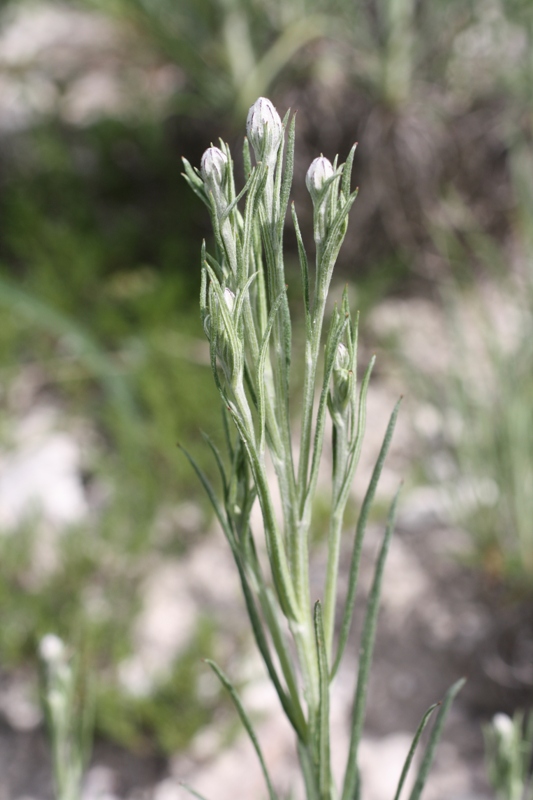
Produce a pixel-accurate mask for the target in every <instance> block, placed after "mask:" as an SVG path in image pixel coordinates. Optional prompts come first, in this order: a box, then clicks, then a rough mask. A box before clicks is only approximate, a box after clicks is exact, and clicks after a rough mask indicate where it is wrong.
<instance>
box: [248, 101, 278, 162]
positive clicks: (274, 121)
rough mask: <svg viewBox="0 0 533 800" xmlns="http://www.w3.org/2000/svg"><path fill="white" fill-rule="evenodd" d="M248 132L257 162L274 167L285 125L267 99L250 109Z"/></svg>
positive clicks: (256, 102) (256, 103) (257, 102)
mask: <svg viewBox="0 0 533 800" xmlns="http://www.w3.org/2000/svg"><path fill="white" fill-rule="evenodd" d="M246 132H247V134H248V139H249V141H250V142H251V145H252V147H253V149H254V153H255V157H256V158H257V160H258V161H263V160H264V161H266V162H267V164H268V165H269V166H272V165H274V164H275V162H276V156H277V153H278V149H279V145H280V142H281V139H282V136H283V124H282V122H281V118H280V116H279V114H278V112H277V111H276V109H275V108H274V106H273V105H272V103H271V102H270V100H267V98H266V97H260V98H259V99H258V100H256V101H255V103H254V104H253V106H252V107H251V108H250V110H249V112H248V117H247V119H246Z"/></svg>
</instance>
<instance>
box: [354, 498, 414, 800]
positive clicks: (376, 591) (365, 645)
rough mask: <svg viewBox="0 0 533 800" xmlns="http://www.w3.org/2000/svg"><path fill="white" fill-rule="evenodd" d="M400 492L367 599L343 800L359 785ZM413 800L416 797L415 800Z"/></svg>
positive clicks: (389, 518) (390, 515) (395, 500)
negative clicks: (359, 753) (369, 692)
mask: <svg viewBox="0 0 533 800" xmlns="http://www.w3.org/2000/svg"><path fill="white" fill-rule="evenodd" d="M399 492H400V490H398V492H396V495H395V496H394V499H393V501H392V503H391V507H390V511H389V517H388V520H387V525H386V528H385V535H384V537H383V542H382V544H381V549H380V551H379V555H378V558H377V562H376V568H375V570H374V580H373V581H372V587H371V589H370V594H369V596H368V600H367V607H366V614H365V621H364V625H363V631H362V634H361V644H360V648H359V670H358V673H357V685H356V689H355V699H354V707H353V711H352V732H351V736H350V749H349V753H348V763H347V766H346V774H345V777H344V786H343V791H342V800H352V798H353V796H354V794H355V791H356V786H357V751H358V749H359V742H360V740H361V734H362V731H363V723H364V718H365V710H366V694H367V688H368V679H369V677H370V667H371V665H372V656H373V654H374V643H375V639H376V627H377V620H378V613H379V598H380V594H381V584H382V580H383V571H384V569H385V561H386V559H387V553H388V550H389V544H390V540H391V536H392V531H393V528H394V519H395V515H396V505H397V502H398V495H399ZM412 800H414V798H412Z"/></svg>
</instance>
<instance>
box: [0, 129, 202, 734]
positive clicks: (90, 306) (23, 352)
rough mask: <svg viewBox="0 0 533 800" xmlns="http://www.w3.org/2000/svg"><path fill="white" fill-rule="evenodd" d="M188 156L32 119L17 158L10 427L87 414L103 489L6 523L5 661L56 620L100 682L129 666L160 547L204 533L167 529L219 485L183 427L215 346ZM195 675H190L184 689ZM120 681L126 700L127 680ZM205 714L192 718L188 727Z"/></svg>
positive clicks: (135, 136) (95, 484) (8, 199)
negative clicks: (201, 470) (210, 339)
mask: <svg viewBox="0 0 533 800" xmlns="http://www.w3.org/2000/svg"><path fill="white" fill-rule="evenodd" d="M121 148H122V149H121ZM124 153H126V156H124ZM180 170H181V162H180V161H179V160H178V156H177V155H176V154H175V153H174V152H173V149H172V146H171V144H169V143H168V142H167V141H166V140H165V138H164V133H163V132H162V131H156V130H155V129H152V128H150V126H148V125H147V126H146V127H142V126H139V127H137V128H129V127H128V126H125V125H121V124H115V123H102V124H100V125H95V126H93V127H89V128H87V129H84V130H83V131H78V132H76V131H72V130H69V129H68V128H63V127H61V126H59V125H54V124H51V125H50V126H43V127H42V128H36V129H35V130H33V131H30V132H28V133H26V134H24V135H21V136H20V137H19V139H18V141H17V147H16V148H15V150H14V152H13V158H12V159H10V162H9V165H8V166H7V168H6V169H5V171H4V176H3V186H2V193H1V195H0V205H1V212H2V217H3V225H2V231H1V233H0V307H1V310H2V326H1V329H0V368H1V370H2V375H3V393H2V397H1V399H0V435H1V437H2V443H3V446H4V448H7V449H9V447H10V446H11V445H13V444H14V445H15V446H16V444H17V443H16V437H15V441H14V426H13V422H14V420H16V421H18V420H19V419H24V418H25V415H26V414H28V413H31V411H32V407H33V405H34V404H35V403H37V405H38V404H39V403H40V402H41V401H42V402H44V403H45V404H46V405H48V404H49V405H52V407H54V408H56V409H58V412H59V413H60V422H59V424H60V425H61V427H62V428H63V429H64V430H67V431H70V430H73V432H74V436H76V433H77V431H78V430H79V427H80V424H81V427H82V428H83V434H82V444H81V447H82V450H83V452H82V464H81V467H82V469H83V471H84V475H83V477H84V480H85V481H86V486H87V489H88V496H89V497H90V498H91V501H90V506H91V507H90V511H89V515H88V517H87V520H86V521H83V522H81V523H79V524H78V525H76V526H73V527H71V528H70V529H68V530H64V531H61V532H60V533H57V536H56V534H54V535H53V536H52V537H51V539H50V540H49V535H48V533H43V528H42V525H41V520H40V518H39V512H38V509H36V510H35V513H34V514H33V515H32V516H29V517H28V518H27V519H26V520H24V522H23V523H22V525H21V526H19V527H18V528H17V529H16V530H9V531H8V530H2V532H1V536H0V560H1V561H2V570H1V571H0V602H1V604H2V608H3V610H4V613H5V620H4V622H5V624H3V625H2V629H1V631H0V661H1V662H2V664H3V665H4V667H5V668H9V669H16V668H17V667H19V666H20V665H27V664H29V663H31V662H33V661H34V659H35V651H36V646H37V642H38V641H39V640H40V638H41V637H42V636H43V635H45V634H46V633H48V632H49V631H54V632H56V633H57V634H58V635H59V636H61V638H63V639H64V641H68V642H70V643H72V645H73V646H75V647H79V646H80V647H82V648H84V650H85V649H86V651H87V653H86V656H85V657H86V659H87V663H86V664H84V666H85V667H86V669H87V671H88V672H91V673H94V674H95V681H96V682H98V681H99V676H103V675H107V676H109V675H113V674H114V670H115V667H116V665H117V664H118V663H119V662H120V661H121V660H123V659H124V658H126V657H127V656H128V655H129V654H130V652H131V646H132V643H131V639H130V632H131V626H132V623H133V620H134V619H135V615H136V613H137V611H138V607H139V586H140V582H141V579H142V578H143V576H144V575H145V573H146V570H147V568H148V566H149V565H148V562H147V552H148V548H150V549H151V551H152V552H153V553H154V554H156V553H159V554H163V553H168V554H172V555H174V556H175V555H177V554H179V553H180V552H183V550H184V549H185V548H186V547H187V546H188V545H189V541H190V536H191V534H192V533H195V532H188V533H187V534H185V533H184V532H183V531H182V530H181V528H180V524H179V519H178V520H177V521H174V522H171V523H170V524H167V525H166V527H165V532H164V533H161V532H160V525H159V521H160V517H161V514H162V512H163V511H164V510H165V509H169V508H172V509H173V508H175V506H176V503H179V502H180V499H181V498H183V497H185V496H188V497H189V498H192V499H193V500H195V499H197V500H198V501H201V500H202V499H203V498H202V496H201V495H200V493H199V492H198V489H197V485H196V482H195V481H193V480H192V479H191V476H190V472H189V471H188V470H187V469H186V467H185V465H184V463H183V459H182V458H181V457H180V454H179V450H178V447H177V443H178V441H186V442H194V441H195V440H196V439H197V438H198V434H196V433H195V431H196V430H197V428H198V425H199V424H200V425H202V424H203V423H202V419H205V420H207V419H208V418H209V420H212V408H211V407H212V396H213V395H212V390H211V385H210V377H209V374H208V370H207V369H206V364H207V363H208V356H207V359H206V352H205V345H203V343H202V342H201V341H200V340H199V339H198V333H199V327H200V326H199V324H198V322H197V320H196V315H195V314H194V313H193V311H192V310H191V308H192V306H193V303H192V302H191V301H192V298H193V297H194V298H196V297H197V294H198V289H199V282H198V280H197V278H196V277H195V276H196V273H197V270H195V269H194V268H193V265H195V264H197V261H198V258H197V254H196V252H192V250H193V248H192V246H191V245H190V244H189V242H188V233H189V231H190V230H191V228H192V229H194V227H195V218H194V213H195V212H194V208H193V206H192V204H190V203H189V202H188V201H187V202H185V201H184V199H183V194H184V192H185V191H186V187H182V181H181V179H180ZM176 187H182V190H181V193H180V191H179V190H178V189H176ZM154 232H157V235H155V236H154ZM204 362H205V364H204ZM27 384H28V385H29V386H32V385H34V384H35V390H34V391H30V395H29V396H28V397H27V399H24V400H23V402H22V403H20V400H19V399H18V398H19V394H18V392H19V389H18V388H17V387H19V386H23V387H24V386H26V385H27ZM191 431H192V433H191ZM205 460H206V462H207V461H208V459H207V458H206V459H205ZM202 463H203V460H202ZM207 469H209V465H207ZM177 487H178V488H177ZM93 498H94V499H93ZM197 533H198V535H201V534H202V531H201V530H199V531H198V532H197ZM43 550H46V554H47V553H48V552H49V553H50V554H51V561H49V559H48V558H47V557H46V558H45V559H44V561H43V560H42V553H43ZM46 554H45V555H46ZM184 685H185V684H184V683H183V684H180V683H179V681H178V682H177V683H175V685H174V689H172V691H174V694H173V700H172V702H173V703H174V705H179V702H180V694H179V693H180V691H181V690H182V688H183V686H184ZM109 691H110V692H111V693H113V696H114V697H115V704H117V703H119V700H120V698H121V697H122V689H120V687H119V684H118V683H113V685H112V687H110V689H109ZM122 700H123V701H124V702H126V701H125V699H124V698H122ZM150 702H151V698H150V697H147V698H145V699H144V706H143V715H144V717H149V715H150V713H151V712H150ZM158 702H159V705H161V702H160V701H157V702H156V701H155V700H154V703H155V706H154V709H156V708H157V707H158V706H157V703H158ZM97 707H99V701H98V702H97ZM187 713H188V712H187ZM191 713H192V712H191ZM159 720H160V721H161V725H163V724H164V725H166V727H167V728H170V723H167V722H165V723H164V715H163V714H162V712H161V713H159V712H157V713H156V711H155V710H154V716H153V719H152V721H151V722H150V726H151V730H154V729H155V730H156V732H155V734H154V737H155V738H156V739H158V737H159V739H162V738H164V739H165V741H170V736H169V734H168V733H166V734H164V736H163V733H162V732H160V733H158V732H157V725H158V724H159V722H158V721H159ZM135 724H136V723H135ZM135 724H134V723H132V724H131V726H130V727H132V730H134V734H132V736H133V738H135V736H139V735H140V734H139V733H138V730H137V732H135V730H136V729H135ZM193 728H194V724H193V723H192V722H191V724H189V723H187V724H186V725H185V726H184V727H183V729H182V730H183V739H182V741H185V740H186V739H187V736H188V735H189V734H190V732H191V731H192V730H193ZM107 730H108V733H109V735H111V734H112V732H113V729H112V726H111V725H110V726H108V728H107ZM180 735H181V734H180ZM176 736H178V734H176ZM161 747H163V744H161Z"/></svg>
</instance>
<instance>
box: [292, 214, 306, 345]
mask: <svg viewBox="0 0 533 800" xmlns="http://www.w3.org/2000/svg"><path fill="white" fill-rule="evenodd" d="M291 211H292V220H293V223H294V230H295V231H296V243H297V245H298V257H299V259H300V270H301V274H302V287H303V296H304V309H305V322H306V327H307V335H308V336H309V333H310V325H311V305H310V300H309V262H308V260H307V253H306V252H305V245H304V242H303V239H302V232H301V230H300V223H299V222H298V217H297V215H296V208H295V206H294V203H293V204H292V207H291Z"/></svg>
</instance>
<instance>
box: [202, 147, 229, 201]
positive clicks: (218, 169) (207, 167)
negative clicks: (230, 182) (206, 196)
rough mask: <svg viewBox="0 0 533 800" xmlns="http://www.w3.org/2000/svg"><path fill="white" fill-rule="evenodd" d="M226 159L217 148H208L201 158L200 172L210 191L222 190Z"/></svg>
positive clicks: (226, 164)
mask: <svg viewBox="0 0 533 800" xmlns="http://www.w3.org/2000/svg"><path fill="white" fill-rule="evenodd" d="M227 166H228V157H227V156H226V155H225V153H223V152H222V150H220V149H219V148H218V147H209V148H208V149H207V150H206V151H205V153H204V154H203V156H202V161H201V165H200V171H201V173H202V178H203V179H204V183H205V184H206V186H207V187H208V189H209V190H210V191H213V190H214V189H223V187H224V177H225V175H226V169H227Z"/></svg>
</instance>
